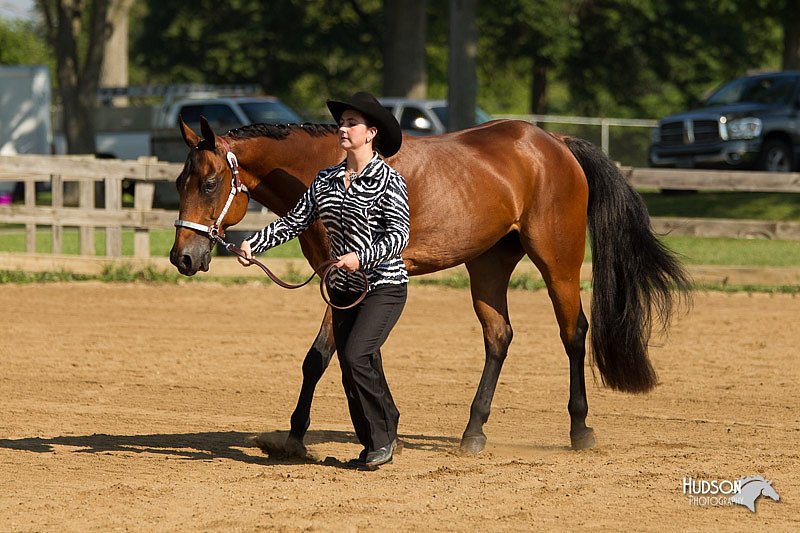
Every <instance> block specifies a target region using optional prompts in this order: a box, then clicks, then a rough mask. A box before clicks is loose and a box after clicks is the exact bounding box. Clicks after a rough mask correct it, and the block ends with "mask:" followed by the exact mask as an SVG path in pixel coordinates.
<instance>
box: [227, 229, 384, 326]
mask: <svg viewBox="0 0 800 533" xmlns="http://www.w3.org/2000/svg"><path fill="white" fill-rule="evenodd" d="M215 239H216V241H217V242H218V243H219V244H220V246H222V247H224V248H225V249H226V250H228V251H229V252H231V253H232V254H235V255H238V256H239V257H241V258H242V259H245V260H247V261H250V262H251V263H253V264H254V265H256V266H257V267H259V268H260V269H261V270H263V271H264V274H266V275H267V276H268V277H269V279H271V280H272V281H273V282H274V283H275V284H276V285H278V286H279V287H283V288H284V289H299V288H300V287H305V286H306V285H308V284H309V283H310V282H311V280H312V279H314V276H316V275H318V274H319V277H320V280H319V293H320V294H321V295H322V299H323V300H324V301H325V303H326V304H328V305H329V306H331V307H333V308H334V309H338V310H340V311H343V310H345V309H350V308H352V307H355V306H357V305H358V304H360V303H361V302H362V301H363V300H364V298H366V296H367V291H368V290H369V279H368V278H367V275H366V274H365V273H364V271H363V270H359V271H358V273H359V274H361V277H362V278H364V287H365V288H364V291H363V292H362V293H361V294H360V295H359V297H358V298H357V299H356V301H354V302H353V303H351V304H349V305H345V306H338V305H336V304H334V303H333V302H331V299H330V297H329V296H328V295H327V294H326V293H325V287H326V286H327V281H328V276H329V275H330V273H331V272H332V271H333V269H334V268H335V265H336V263H338V262H339V261H337V260H335V259H328V260H327V261H324V262H323V263H322V264H321V265H319V267H318V268H317V269H316V270H315V271H314V273H313V274H311V277H309V278H308V279H307V280H305V281H304V282H303V283H299V284H297V285H293V284H291V283H286V282H285V281H283V280H282V279H280V278H278V276H276V275H275V274H273V273H272V271H271V270H270V269H269V268H267V266H266V265H265V264H264V263H262V262H261V261H259V260H258V259H256V258H254V257H252V258H248V257H247V256H246V255H245V254H244V252H243V251H242V249H241V248H239V247H237V246H235V245H234V244H233V243H230V242H225V240H224V239H223V238H222V237H220V236H219V235H216V236H215ZM320 272H322V273H321V274H320Z"/></svg>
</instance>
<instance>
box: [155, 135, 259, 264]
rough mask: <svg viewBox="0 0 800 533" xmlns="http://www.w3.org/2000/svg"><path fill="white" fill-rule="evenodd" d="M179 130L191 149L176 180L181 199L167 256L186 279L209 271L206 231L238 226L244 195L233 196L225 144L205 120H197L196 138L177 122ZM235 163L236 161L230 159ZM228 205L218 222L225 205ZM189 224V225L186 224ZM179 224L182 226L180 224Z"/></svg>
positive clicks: (210, 243)
mask: <svg viewBox="0 0 800 533" xmlns="http://www.w3.org/2000/svg"><path fill="white" fill-rule="evenodd" d="M179 127H180V130H181V135H182V136H183V140H184V142H185V143H186V145H187V146H188V147H189V148H190V150H189V155H188V156H187V157H186V163H185V164H184V166H183V171H182V172H181V174H180V176H178V179H177V181H176V183H175V184H176V186H177V188H178V194H179V196H180V215H179V219H180V220H179V221H178V222H177V223H176V226H177V227H176V228H175V242H174V243H173V245H172V250H170V253H169V260H170V262H171V263H172V264H173V265H175V266H176V267H177V269H178V271H179V272H180V273H181V274H183V275H185V276H193V275H194V274H196V273H197V271H198V270H202V271H204V272H206V271H208V266H209V263H210V262H211V250H212V248H213V247H214V241H212V240H211V238H210V235H209V233H208V231H203V229H202V228H208V230H209V231H210V230H211V228H215V229H216V225H217V224H218V231H219V232H220V234H223V235H224V232H225V229H226V228H227V227H229V226H233V225H234V224H236V223H238V222H239V221H240V220H242V218H243V217H244V215H245V213H246V212H247V203H248V196H247V194H233V195H232V192H234V193H235V191H236V187H235V182H236V181H237V179H238V178H237V179H234V177H233V176H232V172H233V166H235V165H233V164H231V163H229V160H228V155H227V153H228V149H227V143H226V142H225V141H224V139H222V138H221V137H217V136H216V135H215V134H214V131H213V130H212V129H211V126H210V125H209V124H208V122H207V121H206V120H205V119H201V121H200V131H201V133H202V135H203V136H202V137H199V136H198V135H197V134H196V133H195V132H194V131H192V129H191V128H190V127H189V126H187V125H186V123H184V122H183V120H180V123H179ZM233 161H234V163H235V161H236V160H235V158H234V159H233ZM229 198H231V201H230V206H229V207H228V210H227V212H225V213H224V216H222V218H221V219H220V217H221V215H222V214H223V211H224V209H225V205H226V202H228V199H229ZM187 223H188V224H187ZM179 224H181V225H179Z"/></svg>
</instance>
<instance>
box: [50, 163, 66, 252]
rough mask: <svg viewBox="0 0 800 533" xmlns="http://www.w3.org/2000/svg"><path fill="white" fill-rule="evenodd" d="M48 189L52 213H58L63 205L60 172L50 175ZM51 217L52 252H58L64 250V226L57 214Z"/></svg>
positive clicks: (62, 187)
mask: <svg viewBox="0 0 800 533" xmlns="http://www.w3.org/2000/svg"><path fill="white" fill-rule="evenodd" d="M50 191H51V193H52V195H53V197H52V198H53V199H52V201H51V203H50V205H51V206H52V208H53V211H54V213H58V211H60V210H61V208H62V207H64V178H63V177H62V176H61V174H52V175H51V176H50ZM53 218H54V220H53V224H52V225H51V226H50V233H51V235H52V241H53V243H52V251H53V253H54V254H60V253H61V252H63V250H64V226H62V225H61V223H60V221H59V217H58V215H57V214H56V215H55V216H54V217H53Z"/></svg>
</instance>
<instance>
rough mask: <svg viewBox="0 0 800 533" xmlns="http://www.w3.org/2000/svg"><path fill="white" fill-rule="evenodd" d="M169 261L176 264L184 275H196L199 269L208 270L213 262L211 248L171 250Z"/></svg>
mask: <svg viewBox="0 0 800 533" xmlns="http://www.w3.org/2000/svg"><path fill="white" fill-rule="evenodd" d="M169 262H170V263H172V264H173V265H175V267H176V268H177V269H178V272H180V273H181V274H183V275H184V276H194V275H195V274H197V272H198V271H199V270H202V271H203V272H208V265H209V264H210V263H211V249H210V248H209V249H208V250H197V249H194V250H183V251H179V250H176V249H175V248H174V247H173V248H172V250H171V251H170V252H169Z"/></svg>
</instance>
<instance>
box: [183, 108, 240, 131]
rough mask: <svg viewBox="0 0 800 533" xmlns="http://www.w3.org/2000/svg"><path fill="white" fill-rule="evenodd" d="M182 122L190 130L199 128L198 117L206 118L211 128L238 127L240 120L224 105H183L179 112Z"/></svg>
mask: <svg viewBox="0 0 800 533" xmlns="http://www.w3.org/2000/svg"><path fill="white" fill-rule="evenodd" d="M180 114H181V116H182V117H183V121H184V122H186V123H187V124H188V125H189V126H190V127H192V128H195V129H197V128H199V127H200V116H204V117H206V119H207V120H208V122H209V123H210V124H211V125H212V126H213V127H220V126H228V127H231V126H240V125H241V124H240V120H239V119H238V118H236V114H235V113H234V112H233V110H232V109H231V108H230V107H229V106H228V105H226V104H191V105H185V106H183V107H182V108H181V112H180Z"/></svg>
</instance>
